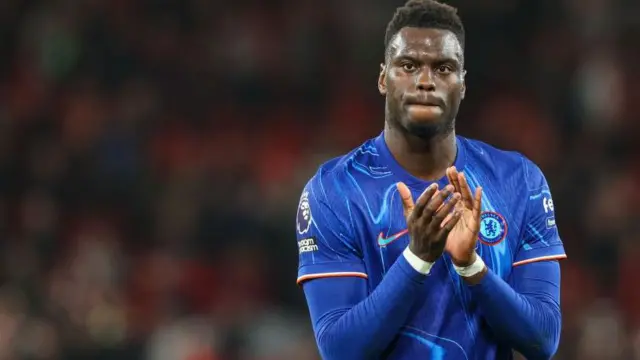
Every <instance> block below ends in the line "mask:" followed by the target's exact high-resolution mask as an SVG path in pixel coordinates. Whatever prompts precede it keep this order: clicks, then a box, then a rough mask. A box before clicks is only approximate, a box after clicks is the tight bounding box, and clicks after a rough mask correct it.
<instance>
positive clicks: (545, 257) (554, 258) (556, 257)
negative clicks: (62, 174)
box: [513, 254, 567, 266]
mask: <svg viewBox="0 0 640 360" xmlns="http://www.w3.org/2000/svg"><path fill="white" fill-rule="evenodd" d="M566 258H567V255H566V254H562V255H548V256H540V257H537V258H533V259H527V260H522V261H517V262H514V263H513V266H520V265H525V264H531V263H534V262H538V261H548V260H562V259H566Z"/></svg>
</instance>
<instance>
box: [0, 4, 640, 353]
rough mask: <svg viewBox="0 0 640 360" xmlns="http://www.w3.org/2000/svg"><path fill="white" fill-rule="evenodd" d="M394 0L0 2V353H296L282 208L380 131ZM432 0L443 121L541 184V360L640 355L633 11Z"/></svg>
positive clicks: (291, 251)
mask: <svg viewBox="0 0 640 360" xmlns="http://www.w3.org/2000/svg"><path fill="white" fill-rule="evenodd" d="M402 3H403V1H398V0H394V1H382V0H376V1H373V0H366V1H365V0H349V1H338V0H331V1H322V2H317V1H292V0H273V1H270V2H263V1H257V0H236V1H233V2H222V1H209V0H137V1H130V0H88V1H73V0H50V1H36V0H2V1H1V2H0V49H1V50H2V56H0V259H2V261H0V359H160V360H164V359H167V360H169V359H171V360H214V359H215V360H227V359H239V360H272V359H274V360H275V359H300V360H305V359H317V356H318V355H317V351H316V350H315V345H314V340H313V335H312V333H311V326H310V324H309V320H308V315H307V312H306V307H305V304H304V299H303V297H302V294H301V291H300V289H298V288H297V287H296V285H295V276H296V267H297V255H296V245H295V239H294V215H295V208H296V204H297V200H298V197H299V195H300V191H301V189H302V186H303V185H304V183H305V182H306V181H307V180H308V178H309V177H310V176H311V175H312V174H313V173H314V172H315V170H316V168H317V166H318V165H319V164H320V163H321V162H323V161H326V160H328V159H329V158H330V157H333V156H337V155H340V154H342V153H345V152H347V151H348V150H350V149H351V148H352V147H355V146H357V145H358V144H360V143H361V142H363V141H364V140H366V139H367V138H369V137H374V136H376V135H377V134H378V133H379V132H380V131H381V129H382V125H383V121H384V119H383V101H382V98H381V97H380V96H379V95H378V94H377V88H376V81H377V74H378V71H379V63H380V61H381V60H382V55H383V36H384V30H385V27H386V23H387V22H388V21H389V20H390V18H391V15H392V13H393V10H394V8H395V7H396V6H399V5H401V4H402ZM450 3H452V4H453V5H456V6H458V7H459V9H460V14H461V16H462V18H463V21H464V22H465V26H466V28H467V49H466V65H467V69H468V76H467V86H468V92H467V98H466V100H465V101H464V103H463V106H462V110H461V113H460V115H459V117H458V132H459V133H460V134H462V135H464V136H468V137H474V138H478V139H480V140H484V141H487V142H489V143H491V144H493V145H496V146H498V147H502V148H507V149H514V150H518V151H521V152H523V153H524V154H526V155H527V156H528V157H530V158H531V159H533V160H534V161H535V162H537V163H538V164H539V165H540V167H541V168H542V169H543V170H544V172H545V173H546V175H547V178H548V180H549V183H550V185H551V188H552V190H553V192H554V202H555V204H556V209H557V213H558V215H557V218H558V223H559V228H560V232H561V235H562V237H563V240H564V242H565V244H566V250H567V253H568V255H569V259H568V260H566V261H564V262H563V263H562V268H563V294H562V297H563V298H562V303H563V317H564V319H563V320H564V330H563V338H562V342H561V347H560V351H559V353H558V355H557V356H556V359H614V360H615V359H634V358H637V359H640V331H639V330H640V290H639V289H640V288H638V287H637V286H636V280H635V277H636V276H639V275H638V274H640V242H639V241H638V240H640V207H639V206H638V204H639V203H640V187H638V184H639V183H640V156H639V155H640V152H639V151H638V150H640V145H639V144H640V141H638V140H640V122H639V121H638V120H639V119H638V114H639V113H640V72H639V71H638V66H637V65H638V64H639V63H640V49H639V48H640V47H639V46H638V41H637V34H638V31H640V21H639V20H638V19H639V18H640V3H638V2H637V1H633V0H615V1H614V0H611V1H607V0H509V1H506V0H483V1H462V0H459V1H450Z"/></svg>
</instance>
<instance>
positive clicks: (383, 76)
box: [378, 64, 387, 96]
mask: <svg viewBox="0 0 640 360" xmlns="http://www.w3.org/2000/svg"><path fill="white" fill-rule="evenodd" d="M386 69H387V68H386V67H385V66H384V64H380V75H378V91H379V92H380V95H383V96H384V95H387V72H386Z"/></svg>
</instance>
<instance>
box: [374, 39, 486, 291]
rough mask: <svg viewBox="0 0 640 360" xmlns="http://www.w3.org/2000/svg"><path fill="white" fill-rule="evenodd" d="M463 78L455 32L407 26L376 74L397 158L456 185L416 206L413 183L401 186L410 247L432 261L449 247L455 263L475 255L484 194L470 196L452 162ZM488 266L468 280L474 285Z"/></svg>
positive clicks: (427, 176)
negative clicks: (378, 73) (409, 185)
mask: <svg viewBox="0 0 640 360" xmlns="http://www.w3.org/2000/svg"><path fill="white" fill-rule="evenodd" d="M464 76H465V70H464V59H463V51H462V47H461V46H460V42H459V41H458V39H457V37H456V36H455V35H454V34H453V33H452V32H450V31H448V30H441V29H432V28H413V27H405V28H403V29H401V30H400V31H399V32H398V33H397V34H396V35H395V36H394V38H393V39H392V41H391V42H390V44H389V48H388V51H387V54H386V58H385V63H384V64H381V66H380V75H379V77H378V89H379V91H380V94H381V95H383V96H384V97H385V133H384V135H385V142H386V143H387V146H388V147H389V150H390V151H391V153H392V154H393V156H394V158H395V159H396V160H397V161H398V163H399V164H400V165H401V166H402V167H403V168H405V169H406V170H407V171H408V172H409V173H411V174H412V175H414V176H416V177H418V178H421V179H423V180H427V181H434V180H437V179H440V178H441V177H443V176H445V175H446V176H447V178H448V179H449V183H450V184H449V185H447V186H446V187H445V188H444V189H442V190H439V189H438V188H437V186H436V185H434V186H431V187H429V188H427V189H426V190H425V191H424V192H423V193H422V195H420V197H419V198H418V199H417V200H416V201H415V203H414V201H413V198H412V196H411V192H410V191H409V188H408V187H407V186H406V185H405V184H404V183H399V184H398V192H399V193H400V197H401V198H402V201H403V207H404V213H405V217H406V219H407V228H408V230H409V234H410V237H411V240H410V243H409V248H410V249H411V251H412V252H413V253H414V254H416V255H417V256H418V257H420V258H421V259H423V260H425V261H429V262H433V261H435V260H436V259H437V258H439V257H440V256H441V255H442V253H443V251H446V252H448V253H449V254H450V256H451V258H452V261H453V262H454V264H456V265H457V266H469V265H470V264H472V263H473V262H474V261H475V260H476V253H475V248H476V242H477V238H478V233H479V230H480V213H481V206H480V204H481V199H482V189H481V188H477V189H476V192H475V194H472V192H471V189H470V187H469V185H468V183H467V181H466V178H465V177H464V174H463V173H462V172H458V171H457V169H455V167H453V166H452V164H453V163H454V161H455V157H456V149H457V148H456V137H455V118H456V116H457V114H458V109H459V107H460V103H461V101H462V99H464V96H465V92H466V87H465V82H464ZM449 196H451V199H450V200H449V201H445V199H446V198H447V197H449ZM486 271H487V269H486V267H485V269H484V270H483V271H482V272H480V273H479V274H477V275H474V276H472V277H469V278H465V280H466V281H467V282H469V283H471V284H476V283H478V282H479V281H480V280H482V277H483V276H484V274H486Z"/></svg>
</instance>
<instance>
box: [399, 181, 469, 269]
mask: <svg viewBox="0 0 640 360" xmlns="http://www.w3.org/2000/svg"><path fill="white" fill-rule="evenodd" d="M397 188H398V192H399V193H400V197H401V198H402V206H403V208H404V216H405V218H406V219H407V229H408V231H409V238H410V240H409V250H411V252H412V253H414V254H415V255H416V256H418V257H419V258H420V259H422V260H424V261H427V262H434V261H436V260H437V259H438V258H439V257H440V256H441V255H442V252H443V250H444V246H445V244H446V243H447V236H448V235H449V232H450V231H451V229H453V227H454V226H455V225H456V223H457V222H458V220H460V212H459V211H457V210H455V205H456V203H458V201H459V200H460V197H461V195H460V193H457V192H456V193H454V194H453V196H452V197H451V200H449V201H448V202H447V203H446V204H444V205H443V203H444V201H445V199H447V197H449V195H451V193H452V192H453V191H454V187H453V186H452V185H447V186H446V187H445V188H444V189H443V190H442V191H439V190H438V185H437V184H431V186H429V187H428V188H427V189H426V190H425V191H424V192H423V193H422V195H420V197H418V201H416V203H415V204H414V202H413V198H412V197H411V191H410V190H409V188H408V187H407V185H405V184H404V183H402V182H400V183H398V185H397ZM452 210H453V211H454V212H453V213H451V211H452ZM447 215H450V216H449V217H447ZM445 219H447V221H446V223H445V224H444V225H443V223H444V221H445Z"/></svg>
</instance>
